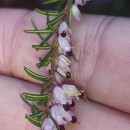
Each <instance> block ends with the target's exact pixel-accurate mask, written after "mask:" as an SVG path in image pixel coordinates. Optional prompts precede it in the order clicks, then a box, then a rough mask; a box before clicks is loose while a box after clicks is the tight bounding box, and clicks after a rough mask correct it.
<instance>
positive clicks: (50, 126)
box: [42, 117, 57, 130]
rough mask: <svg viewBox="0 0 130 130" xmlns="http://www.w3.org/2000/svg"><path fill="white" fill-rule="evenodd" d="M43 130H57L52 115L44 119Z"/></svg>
mask: <svg viewBox="0 0 130 130" xmlns="http://www.w3.org/2000/svg"><path fill="white" fill-rule="evenodd" d="M42 130H57V128H56V125H55V124H54V122H53V120H52V119H51V118H50V117H47V118H46V119H45V120H44V121H43V124H42Z"/></svg>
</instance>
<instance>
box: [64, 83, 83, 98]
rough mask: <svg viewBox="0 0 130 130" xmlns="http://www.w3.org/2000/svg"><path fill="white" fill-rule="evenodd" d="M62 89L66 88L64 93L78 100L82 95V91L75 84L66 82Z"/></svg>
mask: <svg viewBox="0 0 130 130" xmlns="http://www.w3.org/2000/svg"><path fill="white" fill-rule="evenodd" d="M62 89H63V90H64V93H65V94H66V95H68V96H70V97H74V98H76V99H77V100H79V96H80V95H81V92H80V91H79V90H78V89H77V88H76V87H75V86H74V85H68V84H64V85H62Z"/></svg>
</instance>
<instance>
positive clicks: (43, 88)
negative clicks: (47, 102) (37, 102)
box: [41, 78, 53, 94]
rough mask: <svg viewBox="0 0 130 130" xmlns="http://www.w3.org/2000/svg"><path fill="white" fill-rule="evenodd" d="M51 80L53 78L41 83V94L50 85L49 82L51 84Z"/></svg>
mask: <svg viewBox="0 0 130 130" xmlns="http://www.w3.org/2000/svg"><path fill="white" fill-rule="evenodd" d="M52 82H53V79H52V78H50V79H49V80H48V81H47V82H46V83H45V84H44V85H43V87H42V89H41V94H42V93H43V92H44V91H45V90H46V89H47V88H49V87H50V84H51V83H52Z"/></svg>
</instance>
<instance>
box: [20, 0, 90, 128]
mask: <svg viewBox="0 0 130 130" xmlns="http://www.w3.org/2000/svg"><path fill="white" fill-rule="evenodd" d="M88 1H89V0H74V2H73V0H68V1H66V0H62V1H61V0H45V1H44V4H51V3H55V2H57V4H58V5H59V7H60V6H61V5H62V4H64V5H65V8H64V9H62V11H44V10H40V9H36V11H37V12H39V13H41V14H43V15H46V17H47V23H46V25H47V27H46V29H41V30H39V29H38V28H37V26H36V24H35V22H34V21H33V20H32V25H33V28H34V29H33V30H25V32H27V33H33V34H36V35H37V36H38V37H39V38H40V39H41V41H42V42H41V43H40V44H39V45H33V46H32V47H33V48H34V49H36V50H37V51H39V50H48V53H47V55H46V56H45V57H41V58H39V63H37V64H36V66H37V67H38V69H41V68H42V67H45V69H46V72H48V76H47V77H46V76H42V75H39V74H36V73H35V72H33V71H31V70H30V69H28V68H26V67H24V69H25V72H26V73H27V74H28V75H29V76H31V77H32V78H34V79H36V80H39V81H42V83H43V85H42V88H41V93H40V94H30V93H22V94H21V98H22V99H23V101H24V102H25V103H26V104H27V105H28V106H29V107H30V108H31V112H32V113H31V114H30V115H28V114H27V115H26V118H27V119H28V120H29V121H30V122H31V123H33V124H34V125H36V126H38V127H40V128H42V130H64V129H65V128H64V125H65V124H66V123H68V122H72V123H76V122H77V118H76V115H75V113H74V112H73V111H72V110H73V109H72V108H74V107H75V100H79V98H80V97H83V96H84V95H83V92H82V91H80V90H78V89H77V88H76V86H74V85H70V84H63V80H64V79H65V78H67V79H68V78H70V77H71V73H70V72H71V67H72V66H71V60H70V58H71V57H73V58H74V59H75V56H74V53H73V47H72V44H71V34H72V33H73V32H72V31H71V28H70V21H71V15H73V16H74V17H75V19H77V20H78V21H79V20H80V10H79V9H78V5H80V6H83V5H85V4H86V3H87V2H88ZM50 19H51V20H50ZM44 34H45V35H46V37H45V36H44ZM53 35H56V36H57V37H56V38H55V40H54V43H53V44H50V43H49V42H50V38H51V37H53ZM40 106H44V107H42V109H41V107H40Z"/></svg>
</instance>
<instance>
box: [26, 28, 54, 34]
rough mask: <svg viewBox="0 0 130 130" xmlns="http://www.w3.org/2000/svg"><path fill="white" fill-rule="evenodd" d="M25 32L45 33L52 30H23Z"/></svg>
mask: <svg viewBox="0 0 130 130" xmlns="http://www.w3.org/2000/svg"><path fill="white" fill-rule="evenodd" d="M24 32H26V33H32V34H39V33H40V34H47V33H52V32H53V31H52V30H50V29H40V30H24Z"/></svg>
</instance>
